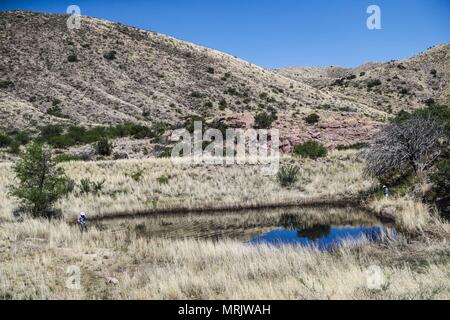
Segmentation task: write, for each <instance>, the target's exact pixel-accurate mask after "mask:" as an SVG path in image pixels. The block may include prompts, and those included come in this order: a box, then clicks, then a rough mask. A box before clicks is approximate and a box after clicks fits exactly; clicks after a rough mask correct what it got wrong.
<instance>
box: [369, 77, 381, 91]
mask: <svg viewBox="0 0 450 320" xmlns="http://www.w3.org/2000/svg"><path fill="white" fill-rule="evenodd" d="M379 85H381V80H380V79H371V80H369V81H368V82H367V88H369V89H370V88H373V87H376V86H379Z"/></svg>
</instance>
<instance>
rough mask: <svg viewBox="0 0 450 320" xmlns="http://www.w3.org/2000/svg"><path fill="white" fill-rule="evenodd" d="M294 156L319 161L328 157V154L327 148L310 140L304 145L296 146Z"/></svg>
mask: <svg viewBox="0 0 450 320" xmlns="http://www.w3.org/2000/svg"><path fill="white" fill-rule="evenodd" d="M294 154H295V155H298V156H301V157H303V158H311V159H318V158H323V157H326V156H327V154H328V151H327V148H326V147H325V146H324V145H322V144H321V143H319V142H317V141H314V140H309V141H306V142H305V143H303V144H299V145H296V146H294Z"/></svg>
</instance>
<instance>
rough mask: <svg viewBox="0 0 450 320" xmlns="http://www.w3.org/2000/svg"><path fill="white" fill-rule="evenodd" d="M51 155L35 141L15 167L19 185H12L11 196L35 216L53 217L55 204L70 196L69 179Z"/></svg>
mask: <svg viewBox="0 0 450 320" xmlns="http://www.w3.org/2000/svg"><path fill="white" fill-rule="evenodd" d="M51 156H52V153H51V149H49V148H48V147H46V146H44V145H43V144H41V143H38V142H33V143H31V144H30V145H29V146H28V147H27V149H26V150H25V151H24V152H23V153H22V154H21V156H20V159H19V161H18V162H17V163H16V164H15V166H14V168H13V169H14V172H15V174H16V178H17V180H18V183H16V184H14V185H12V186H10V195H12V196H14V197H16V198H19V199H20V201H21V204H22V208H23V209H25V211H27V212H29V213H31V214H32V215H33V216H35V217H38V216H47V217H48V216H51V215H52V212H53V211H52V210H51V209H52V207H53V205H54V204H55V202H56V201H58V199H60V198H61V197H63V196H64V195H66V194H67V190H68V189H67V185H68V183H69V182H70V180H69V179H68V178H67V176H66V175H65V173H64V170H63V169H62V168H61V167H58V166H57V164H56V162H55V161H53V160H52V157H51Z"/></svg>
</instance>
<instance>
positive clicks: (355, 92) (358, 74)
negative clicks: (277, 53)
mask: <svg viewBox="0 0 450 320" xmlns="http://www.w3.org/2000/svg"><path fill="white" fill-rule="evenodd" d="M276 72H277V73H278V74H281V75H284V76H286V77H289V78H292V79H294V80H297V81H300V82H304V83H306V84H309V85H311V86H313V87H315V88H317V89H320V90H321V91H322V92H324V93H326V94H330V95H333V96H336V97H339V98H341V99H344V100H349V101H353V102H355V103H358V104H367V106H370V107H373V108H376V109H378V110H380V111H384V112H388V113H397V112H399V111H400V110H402V109H403V110H411V109H415V108H419V107H423V105H424V104H425V103H427V102H432V101H435V102H439V103H443V104H450V44H446V45H439V46H435V47H433V48H430V49H429V50H427V51H426V52H423V53H421V54H419V55H416V56H414V57H411V58H408V59H405V60H400V61H394V60H392V61H389V62H386V63H368V64H365V65H362V66H360V67H357V68H355V69H346V68H340V67H317V68H314V67H306V68H305V67H292V68H286V69H278V70H276Z"/></svg>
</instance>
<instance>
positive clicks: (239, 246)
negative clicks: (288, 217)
mask: <svg viewBox="0 0 450 320" xmlns="http://www.w3.org/2000/svg"><path fill="white" fill-rule="evenodd" d="M293 162H297V163H298V164H299V165H301V168H302V171H301V179H300V181H299V182H298V183H297V184H296V185H295V186H294V187H293V188H291V189H282V188H280V187H279V185H278V183H277V182H276V180H275V177H264V176H261V175H260V174H259V171H257V168H252V167H246V166H232V167H202V166H194V167H193V166H190V167H182V166H181V167H180V166H174V165H173V164H171V163H170V161H169V160H159V159H158V160H148V161H119V162H98V163H68V164H65V165H64V166H65V168H66V170H67V173H68V174H69V175H70V177H72V178H73V179H75V180H76V181H77V182H79V181H80V180H81V179H82V178H90V179H91V180H94V181H98V180H102V179H106V181H107V183H106V185H105V189H104V191H103V193H102V194H101V195H99V196H93V195H88V196H86V195H84V196H81V197H79V198H78V197H77V195H76V193H75V194H74V195H71V196H69V197H68V198H67V199H64V200H62V201H61V202H60V203H59V204H58V206H59V207H60V208H61V209H63V211H64V213H65V214H66V217H67V219H63V220H60V221H47V220H40V219H26V220H24V221H23V222H17V221H14V220H13V219H12V218H11V215H10V212H11V210H12V209H13V208H14V207H15V205H16V204H15V202H14V200H13V199H10V198H8V197H6V193H5V192H6V186H7V185H8V184H9V183H13V179H12V173H11V170H10V165H9V164H3V165H0V178H1V180H0V192H1V193H0V194H1V197H2V198H1V201H0V209H1V210H2V214H1V216H0V260H1V261H2V262H1V264H0V298H6V299H421V298H423V299H449V298H450V271H449V270H450V268H449V267H450V246H449V243H450V227H449V225H448V224H447V223H444V222H442V221H440V220H439V219H437V218H435V217H434V215H432V214H430V213H429V210H428V208H426V207H425V206H423V205H421V204H418V203H417V202H416V201H414V200H413V199H409V198H398V199H396V198H392V199H381V200H378V201H374V202H372V203H371V204H370V206H371V208H372V209H374V211H380V210H381V208H383V207H384V206H394V207H396V208H397V211H398V215H397V216H396V219H395V224H396V226H397V227H398V228H399V229H400V230H405V231H407V232H408V233H405V234H404V235H403V234H399V236H398V239H396V240H395V241H394V240H387V239H386V241H384V242H383V243H380V244H375V243H367V242H365V241H363V242H358V243H351V242H349V243H348V244H347V245H346V246H344V247H343V248H341V249H339V250H336V251H331V252H321V251H318V250H315V249H311V248H302V247H292V246H285V247H279V248H273V247H269V246H265V245H261V246H251V245H248V244H246V243H245V242H243V241H246V240H248V239H247V238H245V237H249V236H251V233H252V232H253V231H252V230H256V229H258V230H264V228H265V227H266V226H267V225H270V224H271V223H272V222H273V220H274V219H277V215H276V214H274V213H271V212H248V213H245V212H244V213H242V212H240V213H239V214H238V215H228V214H225V213H222V214H215V215H212V214H211V215H208V214H206V215H202V216H195V215H188V216H184V217H177V216H169V215H168V216H164V215H163V216H159V217H157V218H155V219H154V220H153V222H149V221H148V220H146V219H144V218H139V219H133V220H119V221H116V222H113V221H110V222H108V221H102V222H99V223H98V224H96V225H91V226H90V229H89V232H88V233H85V234H81V233H80V232H79V230H78V228H77V227H76V226H75V225H73V224H71V223H70V220H71V219H72V218H73V216H74V214H75V213H77V212H78V211H79V210H85V211H88V212H89V213H90V214H91V215H102V214H107V213H110V212H114V211H115V212H119V211H121V210H128V211H129V210H133V209H140V208H148V202H149V200H150V201H152V206H153V207H156V208H177V206H178V207H179V206H183V207H185V206H186V205H188V206H192V207H195V206H201V205H205V206H209V207H214V205H224V204H235V203H239V204H241V203H270V202H271V201H287V200H289V199H298V198H306V199H307V198H308V197H309V198H320V197H322V198H334V197H340V196H342V195H350V196H351V195H356V194H358V192H360V191H364V190H366V189H368V188H370V187H372V186H373V185H374V182H373V181H367V180H365V179H364V178H363V177H362V175H361V172H362V163H360V162H358V161H357V159H356V155H355V153H354V152H336V153H333V154H332V155H331V156H330V157H329V158H327V159H324V160H320V161H310V160H298V159H290V158H286V159H283V163H293ZM139 169H143V176H142V178H141V180H140V181H135V180H133V179H132V178H131V177H130V175H131V174H132V173H134V172H136V171H137V170H139ZM161 175H168V176H170V179H169V183H168V184H167V185H164V184H159V183H158V182H157V181H156V180H157V178H158V177H160V176H161ZM117 190H122V191H123V192H117ZM153 200H156V201H153ZM298 214H299V215H300V216H301V217H302V219H303V220H302V221H303V222H304V223H305V225H308V223H310V224H315V223H344V224H351V223H359V224H364V223H365V222H368V223H370V221H372V219H373V218H374V217H364V216H363V215H361V214H359V213H357V212H356V213H355V212H353V211H351V210H324V209H317V210H306V209H305V210H304V211H300V212H298ZM366 219H367V220H366ZM155 221H156V222H155ZM181 221H184V222H183V223H185V224H186V225H190V224H195V223H197V222H201V223H207V224H211V225H212V228H213V229H214V228H216V227H215V226H214V223H215V224H217V225H220V227H221V228H223V229H227V228H229V227H230V228H233V227H235V226H236V225H242V226H244V227H243V229H246V230H247V231H248V233H247V234H246V235H245V237H243V238H242V239H241V241H238V240H232V239H223V240H221V241H220V242H213V241H209V240H204V239H200V240H195V239H193V238H192V236H193V235H192V234H191V235H190V236H191V238H188V239H180V238H179V236H176V237H174V238H171V239H165V238H159V237H146V236H144V235H143V234H142V230H141V229H142V227H141V226H139V225H142V224H143V225H144V227H145V228H146V230H149V231H150V232H153V233H156V232H157V231H158V228H159V225H158V224H160V225H163V224H168V223H181ZM155 223H156V224H155ZM252 228H253V229H252ZM219 229H220V228H219ZM409 232H414V233H415V236H414V237H413V238H409V234H410V233H409ZM417 232H418V233H417ZM72 265H75V266H78V267H79V268H80V271H81V290H71V289H68V288H67V287H66V280H67V279H68V277H69V275H68V274H66V271H67V268H68V267H69V266H72ZM372 266H377V267H379V268H380V269H381V271H382V274H383V278H384V280H383V283H382V285H381V286H380V287H379V288H376V289H371V288H370V286H368V279H369V278H368V277H369V273H368V271H369V270H371V267H372ZM107 277H115V278H117V279H118V284H116V285H114V284H111V283H108V281H107Z"/></svg>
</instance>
